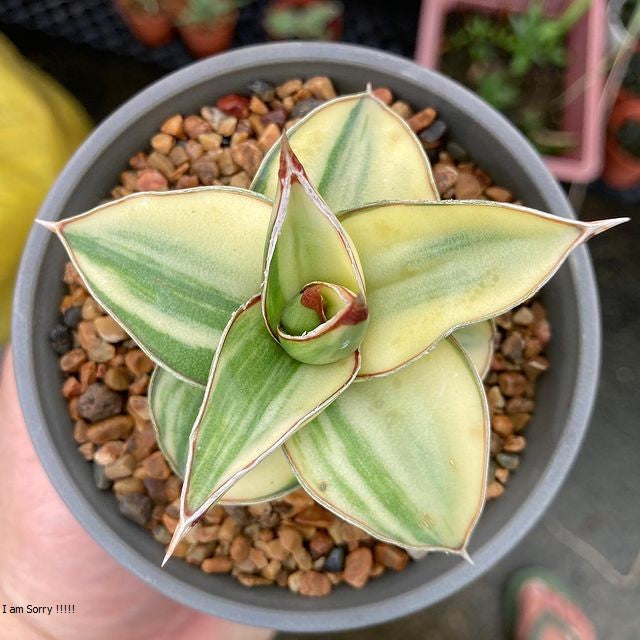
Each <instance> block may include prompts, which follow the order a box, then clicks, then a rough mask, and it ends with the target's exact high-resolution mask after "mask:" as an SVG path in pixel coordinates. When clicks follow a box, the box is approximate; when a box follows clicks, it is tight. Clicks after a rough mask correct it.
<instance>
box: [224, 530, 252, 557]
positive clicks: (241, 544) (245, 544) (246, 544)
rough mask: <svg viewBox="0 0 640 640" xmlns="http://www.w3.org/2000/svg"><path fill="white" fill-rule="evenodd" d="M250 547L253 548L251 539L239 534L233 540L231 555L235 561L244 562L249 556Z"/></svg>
mask: <svg viewBox="0 0 640 640" xmlns="http://www.w3.org/2000/svg"><path fill="white" fill-rule="evenodd" d="M249 549H251V540H250V539H249V538H247V537H246V536H237V537H236V538H234V539H233V541H232V542H231V547H230V550H229V555H230V556H231V559H232V560H233V561H234V562H242V561H243V560H245V559H246V558H248V557H249Z"/></svg>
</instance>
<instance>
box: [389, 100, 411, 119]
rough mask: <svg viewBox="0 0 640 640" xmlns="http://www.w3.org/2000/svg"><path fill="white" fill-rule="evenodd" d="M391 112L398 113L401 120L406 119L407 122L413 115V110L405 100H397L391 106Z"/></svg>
mask: <svg viewBox="0 0 640 640" xmlns="http://www.w3.org/2000/svg"><path fill="white" fill-rule="evenodd" d="M391 111H393V112H394V113H397V114H398V115H399V116H400V117H401V118H404V119H405V120H408V119H409V118H410V117H411V116H412V114H413V109H412V108H411V107H410V106H409V105H408V104H407V103H406V102H404V101H403V100H396V101H395V102H394V103H393V104H392V105H391Z"/></svg>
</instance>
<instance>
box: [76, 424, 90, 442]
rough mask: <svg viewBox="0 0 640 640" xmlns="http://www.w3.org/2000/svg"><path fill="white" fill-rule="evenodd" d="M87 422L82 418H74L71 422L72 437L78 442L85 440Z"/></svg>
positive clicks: (86, 438) (86, 437)
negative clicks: (72, 422)
mask: <svg viewBox="0 0 640 640" xmlns="http://www.w3.org/2000/svg"><path fill="white" fill-rule="evenodd" d="M87 429H88V426H87V423H86V422H85V421H84V420H76V421H75V422H74V424H73V439H74V440H75V441H76V442H78V443H82V442H86V441H87V440H88V436H87Z"/></svg>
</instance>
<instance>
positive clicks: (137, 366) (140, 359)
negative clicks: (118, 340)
mask: <svg viewBox="0 0 640 640" xmlns="http://www.w3.org/2000/svg"><path fill="white" fill-rule="evenodd" d="M124 361H125V364H126V365H127V367H128V368H129V371H131V372H132V373H135V374H139V373H151V371H152V370H153V362H152V361H151V359H150V358H149V357H148V356H147V354H146V353H144V352H143V351H142V350H141V349H132V350H131V351H129V352H128V353H127V355H126V356H125V357H124Z"/></svg>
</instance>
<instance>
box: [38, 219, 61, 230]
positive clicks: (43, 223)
mask: <svg viewBox="0 0 640 640" xmlns="http://www.w3.org/2000/svg"><path fill="white" fill-rule="evenodd" d="M35 221H36V223H37V224H39V225H40V226H41V227H44V228H45V229H46V230H47V231H51V233H58V225H57V223H55V222H51V221H49V220H40V218H36V220H35Z"/></svg>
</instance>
